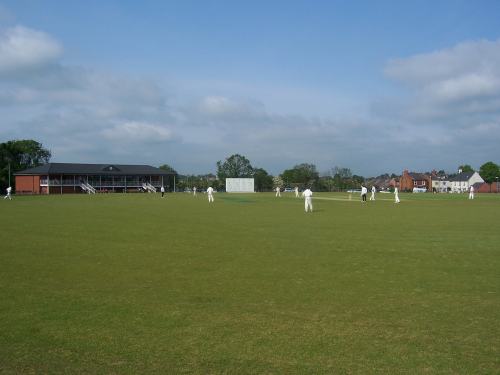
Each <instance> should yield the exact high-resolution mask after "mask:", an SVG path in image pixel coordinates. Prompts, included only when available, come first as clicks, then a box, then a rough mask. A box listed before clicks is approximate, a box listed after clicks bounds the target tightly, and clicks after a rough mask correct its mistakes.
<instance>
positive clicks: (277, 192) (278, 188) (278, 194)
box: [276, 186, 281, 197]
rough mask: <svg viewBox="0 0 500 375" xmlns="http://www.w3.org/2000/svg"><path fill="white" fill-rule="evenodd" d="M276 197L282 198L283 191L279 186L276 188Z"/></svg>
mask: <svg viewBox="0 0 500 375" xmlns="http://www.w3.org/2000/svg"><path fill="white" fill-rule="evenodd" d="M276 196H277V197H281V191H280V187H279V186H278V187H277V188H276Z"/></svg>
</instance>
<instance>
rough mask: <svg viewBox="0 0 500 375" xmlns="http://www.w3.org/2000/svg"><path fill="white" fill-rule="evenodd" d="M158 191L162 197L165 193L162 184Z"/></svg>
mask: <svg viewBox="0 0 500 375" xmlns="http://www.w3.org/2000/svg"><path fill="white" fill-rule="evenodd" d="M160 191H161V197H162V198H163V196H164V195H165V187H164V186H163V185H162V186H161V188H160Z"/></svg>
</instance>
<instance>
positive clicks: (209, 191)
mask: <svg viewBox="0 0 500 375" xmlns="http://www.w3.org/2000/svg"><path fill="white" fill-rule="evenodd" d="M207 195H208V203H210V202H213V201H214V188H213V187H211V186H209V188H208V189H207Z"/></svg>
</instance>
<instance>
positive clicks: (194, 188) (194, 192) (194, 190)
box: [193, 186, 196, 197]
mask: <svg viewBox="0 0 500 375" xmlns="http://www.w3.org/2000/svg"><path fill="white" fill-rule="evenodd" d="M193 197H196V186H193Z"/></svg>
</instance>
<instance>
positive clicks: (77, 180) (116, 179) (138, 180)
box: [14, 163, 175, 194]
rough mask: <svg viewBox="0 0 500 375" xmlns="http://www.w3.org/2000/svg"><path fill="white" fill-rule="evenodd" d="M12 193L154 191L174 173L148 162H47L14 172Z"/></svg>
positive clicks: (171, 179)
mask: <svg viewBox="0 0 500 375" xmlns="http://www.w3.org/2000/svg"><path fill="white" fill-rule="evenodd" d="M14 176H15V179H16V194H67V193H88V192H93V193H95V192H124V193H126V192H136V191H140V190H143V191H146V190H150V191H154V189H159V188H160V187H161V186H165V187H169V186H170V187H173V186H174V185H175V175H174V174H173V173H172V172H167V171H165V170H163V169H159V168H155V167H152V166H150V165H122V164H73V163H48V164H45V165H42V166H39V167H35V168H30V169H26V170H24V171H20V172H17V173H14Z"/></svg>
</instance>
